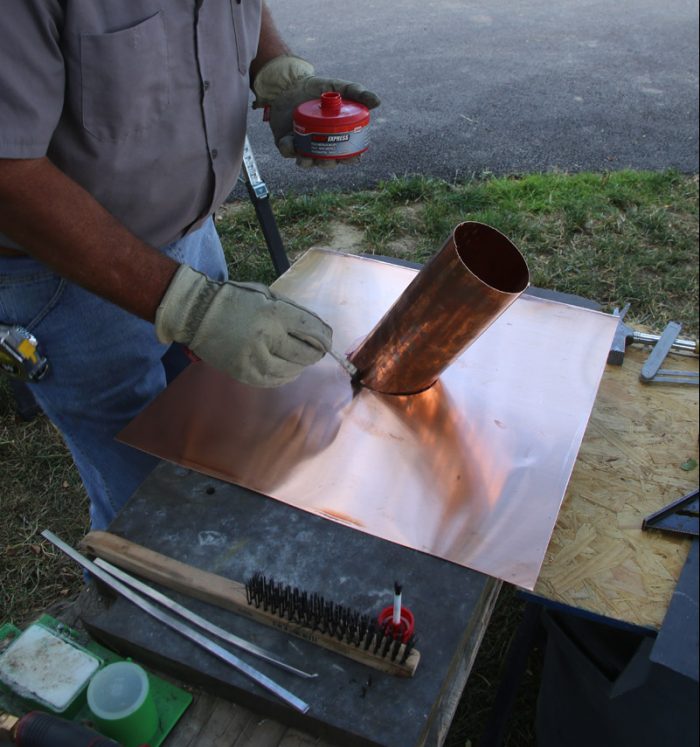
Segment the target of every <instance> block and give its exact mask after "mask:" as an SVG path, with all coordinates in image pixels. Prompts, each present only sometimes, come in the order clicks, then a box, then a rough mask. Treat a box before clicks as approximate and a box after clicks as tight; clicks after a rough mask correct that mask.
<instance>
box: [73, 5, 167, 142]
mask: <svg viewBox="0 0 700 747" xmlns="http://www.w3.org/2000/svg"><path fill="white" fill-rule="evenodd" d="M80 67H81V81H82V120H83V127H84V128H85V129H86V130H87V131H88V132H89V133H90V134H91V135H93V136H94V137H96V138H97V139H98V140H112V141H118V140H125V139H126V138H128V137H129V136H138V134H139V133H141V132H144V131H146V130H148V129H149V128H150V127H151V126H152V125H153V124H154V123H155V122H157V121H158V119H159V118H160V117H161V116H162V115H163V113H164V112H165V111H166V110H167V108H168V106H169V104H170V86H169V78H170V76H169V73H168V44H167V38H166V34H165V27H164V24H163V19H162V17H161V14H160V13H156V14H155V15H153V16H151V17H150V18H147V19H146V20H145V21H141V22H140V23H137V24H136V25H135V26H131V27H130V28H126V29H121V30H119V31H114V32H111V33H106V34H81V37H80Z"/></svg>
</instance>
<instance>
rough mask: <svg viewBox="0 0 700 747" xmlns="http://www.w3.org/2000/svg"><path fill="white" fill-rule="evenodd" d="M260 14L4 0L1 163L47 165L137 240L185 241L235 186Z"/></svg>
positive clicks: (85, 0)
mask: <svg viewBox="0 0 700 747" xmlns="http://www.w3.org/2000/svg"><path fill="white" fill-rule="evenodd" d="M261 4H262V0H162V2H160V1H159V0H5V2H3V3H2V12H0V40H1V41H0V158H37V157H41V156H48V157H49V158H50V159H51V161H52V162H53V163H54V164H55V165H56V166H58V168H60V169H61V170H62V171H64V172H65V173H66V174H68V175H69V176H70V177H71V178H72V179H74V180H75V181H76V182H78V183H79V184H81V185H82V186H83V187H84V188H85V189H86V190H87V191H88V192H90V193H91V194H92V195H93V196H94V197H95V198H96V199H97V200H98V201H99V202H100V203H101V204H102V205H103V206H104V207H105V208H107V210H109V212H110V213H112V214H113V215H114V216H116V217H117V218H118V219H119V220H120V221H121V222H122V223H123V224H124V225H125V226H126V227H127V228H129V229H130V230H131V231H132V232H133V233H135V234H136V235H137V236H139V237H140V238H141V239H143V240H144V241H147V242H148V243H150V244H152V245H154V246H164V245H166V244H168V243H170V242H171V241H174V240H175V239H178V238H180V237H181V236H182V235H184V234H185V233H187V232H188V231H190V230H192V229H193V228H194V227H196V226H197V225H199V224H200V223H201V222H202V221H203V220H204V219H205V218H206V217H207V216H209V215H211V213H212V212H213V211H214V210H215V209H216V208H217V207H218V206H219V205H221V203H222V202H223V201H224V200H225V199H226V197H227V196H228V194H229V193H230V191H231V189H232V188H233V186H234V184H235V181H236V178H237V176H238V172H239V170H240V166H241V157H242V151H243V141H244V138H245V129H246V113H247V107H248V96H249V91H250V88H249V76H248V69H249V66H250V63H251V61H252V59H253V58H254V57H255V55H256V52H257V46H258V38H259V35H260V17H261ZM76 220H80V216H77V215H76ZM0 246H10V247H11V246H16V244H13V243H12V242H11V241H10V240H9V239H7V238H6V237H3V236H2V235H0Z"/></svg>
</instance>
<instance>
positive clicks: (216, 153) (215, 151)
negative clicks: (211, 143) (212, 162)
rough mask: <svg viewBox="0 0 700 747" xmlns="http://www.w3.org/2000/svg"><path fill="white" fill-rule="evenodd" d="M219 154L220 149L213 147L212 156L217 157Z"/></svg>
mask: <svg viewBox="0 0 700 747" xmlns="http://www.w3.org/2000/svg"><path fill="white" fill-rule="evenodd" d="M218 155H219V151H218V150H217V149H216V148H212V149H211V157H212V158H216V157H217V156H218Z"/></svg>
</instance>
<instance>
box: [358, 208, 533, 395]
mask: <svg viewBox="0 0 700 747" xmlns="http://www.w3.org/2000/svg"><path fill="white" fill-rule="evenodd" d="M529 280H530V274H529V271H528V269H527V264H526V263H525V259H524V258H523V256H522V254H520V252H519V251H518V249H517V247H516V246H515V245H514V244H513V243H511V241H510V240H509V239H507V238H506V237H505V236H504V235H503V234H502V233H500V232H499V231H497V230H496V229H495V228H492V227H491V226H487V225H485V224H484V223H476V222H475V221H467V222H465V223H460V224H459V225H458V226H457V227H456V228H455V230H454V231H453V232H452V234H451V235H450V237H449V238H448V239H447V241H446V242H445V243H444V245H443V246H442V248H441V249H440V250H439V251H438V252H437V253H436V254H435V255H434V256H433V257H432V259H431V260H430V261H429V262H428V263H427V264H426V265H425V267H423V269H421V271H420V272H419V273H418V274H417V275H416V276H415V277H414V279H413V280H412V282H411V284H410V285H409V286H408V288H406V290H405V291H404V292H403V293H402V294H401V295H400V296H399V298H398V300H397V301H396V303H394V304H393V306H392V307H391V308H390V309H389V310H388V311H387V313H386V314H385V315H384V316H383V317H382V318H381V320H380V321H379V322H378V323H377V325H376V326H375V328H374V329H373V330H372V331H371V332H370V333H369V335H367V337H366V338H365V339H364V340H363V341H362V343H361V344H360V346H359V347H358V348H357V350H355V351H354V352H352V355H351V356H350V360H351V361H352V363H353V364H354V365H355V366H357V369H358V371H359V380H360V381H361V382H362V384H363V385H364V386H367V387H369V388H370V389H374V390H375V391H377V392H383V393H384V394H415V393H416V392H421V391H423V390H424V389H427V388H428V387H430V386H432V385H433V384H434V383H435V381H436V380H437V379H438V377H439V376H440V374H441V373H442V372H443V371H444V370H445V369H446V368H447V367H448V366H449V365H450V364H451V363H452V362H453V361H454V360H455V358H457V357H458V356H459V355H460V353H462V352H464V350H466V349H467V347H469V345H471V343H473V342H474V340H476V339H477V337H479V335H481V334H483V332H484V331H485V330H486V329H488V327H489V326H491V324H493V323H494V322H495V321H496V319H497V318H498V317H499V316H500V315H501V314H502V313H503V312H504V311H505V310H506V309H507V308H508V306H510V305H511V304H512V303H513V302H514V301H515V300H516V299H517V298H518V296H519V295H520V294H521V293H522V292H523V291H524V290H525V289H526V288H527V286H528V283H529Z"/></svg>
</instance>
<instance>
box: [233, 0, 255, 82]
mask: <svg viewBox="0 0 700 747" xmlns="http://www.w3.org/2000/svg"><path fill="white" fill-rule="evenodd" d="M229 1H230V3H231V14H232V15H233V31H234V34H235V35H236V55H237V57H238V71H239V72H240V73H241V75H246V74H247V73H248V70H249V69H250V63H251V62H252V61H253V59H254V58H255V55H256V54H257V53H258V40H259V38H260V20H261V14H262V0H229Z"/></svg>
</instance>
